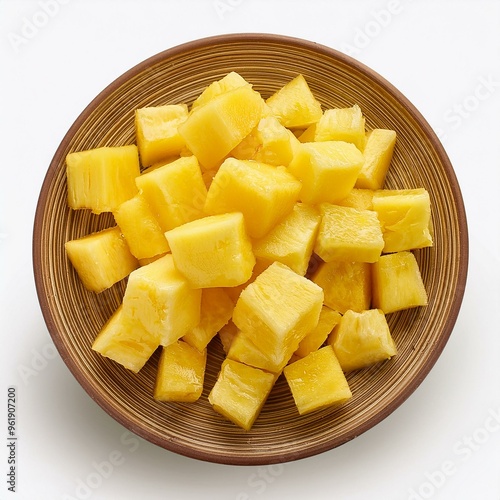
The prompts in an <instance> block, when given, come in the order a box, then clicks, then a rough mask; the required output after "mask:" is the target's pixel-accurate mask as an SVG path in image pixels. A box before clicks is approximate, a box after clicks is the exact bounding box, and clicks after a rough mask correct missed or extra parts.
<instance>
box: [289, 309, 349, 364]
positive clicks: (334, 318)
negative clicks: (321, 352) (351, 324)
mask: <svg viewBox="0 0 500 500" xmlns="http://www.w3.org/2000/svg"><path fill="white" fill-rule="evenodd" d="M340 318H342V316H341V315H340V313H338V312H337V311H334V310H333V309H330V308H329V307H326V306H323V307H322V308H321V313H320V315H319V321H318V324H317V325H316V327H315V328H313V329H312V330H311V331H310V332H309V333H308V334H307V335H306V336H305V337H304V338H303V339H302V341H301V342H300V344H299V348H298V349H297V350H296V351H295V352H294V356H296V357H298V358H305V357H306V356H307V355H308V354H310V353H311V352H314V351H317V350H318V349H319V348H320V347H321V346H322V345H323V343H324V342H325V340H326V339H327V338H328V335H330V333H331V332H332V330H333V329H334V328H335V326H336V325H337V324H338V323H339V321H340Z"/></svg>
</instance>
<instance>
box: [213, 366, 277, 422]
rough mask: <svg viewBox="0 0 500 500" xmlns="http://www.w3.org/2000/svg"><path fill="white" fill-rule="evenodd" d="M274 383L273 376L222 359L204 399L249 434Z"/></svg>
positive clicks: (274, 376)
mask: <svg viewBox="0 0 500 500" xmlns="http://www.w3.org/2000/svg"><path fill="white" fill-rule="evenodd" d="M275 381H276V375H273V374H272V373H267V372H265V371H263V370H259V369H258V368H253V367H251V366H247V365H244V364H243V363H238V362H237V361H234V360H232V359H225V360H224V362H223V363H222V367H221V371H220V373H219V376H218V378H217V381H216V382H215V385H214V387H213V388H212V390H211V391H210V394H209V396H208V400H209V402H210V404H211V405H212V406H213V408H214V410H215V411H217V412H218V413H220V414H221V415H223V416H224V417H226V418H227V419H228V420H230V421H231V422H233V423H234V424H236V425H238V426H239V427H241V428H243V429H245V430H246V431H249V430H250V429H251V428H252V425H253V424H254V422H255V420H256V418H257V417H258V415H259V413H260V411H261V409H262V407H263V406H264V403H265V401H266V399H267V397H268V396H269V393H270V392H271V389H272V388H273V386H274V383H275Z"/></svg>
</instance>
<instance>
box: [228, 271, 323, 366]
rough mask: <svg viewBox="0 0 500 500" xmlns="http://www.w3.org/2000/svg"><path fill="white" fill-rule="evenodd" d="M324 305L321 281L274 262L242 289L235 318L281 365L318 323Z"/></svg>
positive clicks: (269, 356)
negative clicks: (314, 281) (319, 282)
mask: <svg viewBox="0 0 500 500" xmlns="http://www.w3.org/2000/svg"><path fill="white" fill-rule="evenodd" d="M322 305H323V290H322V289H321V288H320V287H319V286H318V285H316V284H315V283H313V282H312V281H310V280H308V279H307V278H304V277H303V276H300V275H298V274H297V273H295V272H293V271H292V270H291V269H290V268H289V267H287V266H285V265H284V264H281V263H280V262H274V263H273V264H271V265H270V266H269V267H268V268H267V269H266V270H265V271H264V272H262V273H261V274H260V275H259V276H258V277H257V278H256V280H255V281H254V282H253V283H251V284H250V285H248V286H247V287H246V288H245V289H244V290H243V291H242V292H241V294H240V298H239V299H238V302H237V303H236V307H235V309H234V311H233V322H234V324H235V325H236V326H237V327H238V328H239V329H240V330H241V331H242V332H243V335H245V336H247V337H248V338H249V339H250V340H251V342H252V343H253V344H254V345H255V346H256V347H257V348H258V349H259V350H260V351H262V352H263V353H265V355H266V356H267V357H268V358H269V359H270V360H271V362H273V363H274V364H275V366H276V367H279V366H281V365H282V363H283V362H285V363H286V362H287V361H288V359H289V357H290V356H291V355H292V354H293V352H295V351H296V350H297V348H298V346H299V343H300V342H301V340H302V339H303V338H304V337H305V336H306V334H307V333H308V332H310V331H311V330H312V329H313V328H315V327H316V325H317V324H318V320H319V315H320V312H321V307H322Z"/></svg>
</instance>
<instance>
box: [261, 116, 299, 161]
mask: <svg viewBox="0 0 500 500" xmlns="http://www.w3.org/2000/svg"><path fill="white" fill-rule="evenodd" d="M256 133H257V138H258V139H259V143H260V147H259V148H258V149H257V152H256V153H255V156H254V157H253V159H254V160H256V161H261V162H263V163H267V164H268V165H274V166H280V165H282V166H284V167H286V166H288V164H289V163H290V161H291V160H292V158H293V146H292V144H291V139H290V133H289V131H288V129H286V128H285V127H284V126H283V125H282V124H281V123H280V122H279V120H278V119H277V118H276V117H275V116H266V117H264V118H262V120H260V122H259V124H258V125H257V131H256Z"/></svg>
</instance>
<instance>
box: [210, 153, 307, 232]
mask: <svg viewBox="0 0 500 500" xmlns="http://www.w3.org/2000/svg"><path fill="white" fill-rule="evenodd" d="M300 188H301V186H300V182H299V181H298V180H297V179H295V177H294V176H293V175H291V174H290V173H289V172H288V171H287V170H286V169H285V168H284V167H273V166H271V165H266V164H265V163H259V162H255V161H246V160H237V159H235V158H228V159H227V160H225V161H224V163H223V164H222V165H221V166H220V168H219V170H218V172H217V174H216V175H215V177H214V179H213V181H212V184H211V185H210V189H209V190H208V194H207V201H206V204H205V211H206V213H207V214H212V215H213V214H223V213H226V212H241V213H242V214H243V215H244V217H245V224H246V228H247V231H248V234H249V236H250V237H252V238H262V237H263V236H264V235H265V234H266V233H268V232H269V231H270V230H271V228H272V227H273V226H274V225H275V224H277V223H278V222H279V221H280V220H281V219H282V218H283V217H284V216H285V215H286V214H288V213H289V212H291V210H292V208H293V206H294V204H295V202H296V201H297V198H298V195H299V192H300Z"/></svg>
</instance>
